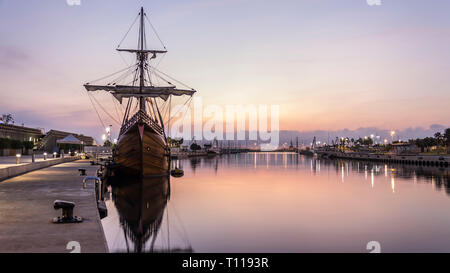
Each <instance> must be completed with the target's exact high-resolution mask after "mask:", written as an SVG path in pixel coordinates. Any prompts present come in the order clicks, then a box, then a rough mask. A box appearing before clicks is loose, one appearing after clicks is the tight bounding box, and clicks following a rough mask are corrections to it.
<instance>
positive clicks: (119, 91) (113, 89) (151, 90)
mask: <svg viewBox="0 0 450 273" xmlns="http://www.w3.org/2000/svg"><path fill="white" fill-rule="evenodd" d="M84 87H85V88H86V90H87V91H107V92H110V93H111V94H112V95H113V96H114V97H115V98H116V99H117V100H118V101H119V102H120V103H122V98H129V97H152V98H158V97H159V98H161V99H163V100H167V99H168V98H169V96H170V95H173V96H183V95H187V96H192V95H193V94H194V93H195V90H187V89H178V88H176V87H175V86H143V87H142V91H141V87H139V86H128V85H91V84H85V85H84Z"/></svg>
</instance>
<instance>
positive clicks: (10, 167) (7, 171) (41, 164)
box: [0, 156, 79, 181]
mask: <svg viewBox="0 0 450 273" xmlns="http://www.w3.org/2000/svg"><path fill="white" fill-rule="evenodd" d="M77 159H79V157H78V156H66V157H64V158H50V159H47V160H44V159H43V158H41V159H39V160H38V159H36V160H35V162H34V163H32V162H31V156H30V158H24V161H25V162H22V160H21V163H20V164H11V161H13V160H14V162H15V160H16V158H15V157H10V156H8V157H0V181H2V180H4V179H7V178H11V177H13V176H16V175H20V174H24V173H27V172H30V171H35V170H38V169H42V168H46V167H50V166H53V165H56V164H60V163H65V162H70V161H74V160H77ZM28 160H29V162H27V161H28Z"/></svg>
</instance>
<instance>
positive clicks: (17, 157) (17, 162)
mask: <svg viewBox="0 0 450 273" xmlns="http://www.w3.org/2000/svg"><path fill="white" fill-rule="evenodd" d="M21 157H22V155H21V154H16V164H20V158H21Z"/></svg>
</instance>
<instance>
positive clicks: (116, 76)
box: [84, 8, 196, 137]
mask: <svg viewBox="0 0 450 273" xmlns="http://www.w3.org/2000/svg"><path fill="white" fill-rule="evenodd" d="M138 20H139V29H138V31H139V35H138V37H139V38H138V45H137V49H130V48H122V47H121V46H122V43H123V42H124V41H125V40H126V38H127V36H128V34H129V33H130V31H131V30H132V29H133V27H134V26H135V25H136V23H137V22H138ZM145 22H147V24H148V25H149V26H150V27H151V29H152V30H153V33H154V34H155V36H156V38H157V40H158V41H159V43H160V45H161V46H162V48H160V49H148V48H147V37H146V34H145V33H146V32H145V28H146V24H145ZM116 50H117V52H118V53H119V55H120V56H121V57H122V59H123V60H124V61H125V59H124V58H123V56H122V53H123V52H127V53H132V54H136V59H135V61H134V63H133V64H131V65H129V66H128V67H126V68H124V69H121V70H119V71H117V72H115V73H112V74H109V75H107V76H104V77H102V78H99V79H97V80H94V81H90V82H88V83H86V84H85V85H84V87H85V88H86V90H87V91H88V92H87V93H88V96H89V99H90V101H91V104H92V105H93V108H94V110H95V112H96V113H97V116H98V118H99V120H100V123H101V124H102V127H103V128H105V122H104V118H102V116H101V114H100V113H101V112H102V113H104V114H105V115H106V116H107V117H108V118H109V119H110V120H111V121H113V122H114V123H116V124H117V125H118V126H120V127H123V126H124V125H125V124H126V122H127V121H128V120H130V119H131V117H132V116H133V115H134V114H135V113H137V112H138V111H142V112H144V113H147V114H148V115H149V116H150V118H151V119H152V122H154V123H155V124H158V125H159V126H160V127H161V128H162V130H163V133H164V137H166V132H165V131H166V130H165V124H170V119H171V114H172V116H176V115H174V114H173V113H171V110H170V109H171V107H172V97H173V96H177V97H179V96H183V95H187V96H189V98H188V99H186V100H185V101H184V104H190V103H191V100H192V95H193V94H194V93H195V92H196V91H195V90H194V89H193V88H191V87H189V86H188V85H186V84H184V83H182V82H180V81H178V80H176V79H175V78H173V77H171V76H169V75H168V74H166V73H164V72H162V71H161V70H159V69H158V66H159V64H160V62H161V60H162V59H163V58H162V57H164V56H165V53H167V49H166V46H165V45H164V43H163V42H162V40H161V38H160V36H159V34H158V32H157V31H156V29H155V27H154V26H153V24H152V23H151V22H150V20H149V18H148V17H147V15H146V14H145V12H144V10H143V8H141V11H140V12H139V14H138V15H137V16H136V18H135V19H134V21H133V23H132V25H131V26H130V28H129V29H128V31H127V32H126V34H125V36H124V37H123V38H122V40H121V41H120V43H119V45H118V46H117V48H116ZM160 54H162V57H161V58H159V60H158V62H156V59H157V56H158V55H160ZM152 60H155V64H153V62H151V61H152ZM175 84H177V85H179V86H182V88H178V87H177V86H176V85H175ZM94 91H106V92H108V93H110V94H111V95H112V97H113V99H112V103H113V106H112V107H111V105H110V107H105V106H104V105H102V104H103V103H104V102H105V100H101V101H102V102H103V103H100V101H99V100H98V99H97V98H96V97H95V96H94V95H93V94H92V93H93V92H94ZM124 100H125V101H124ZM124 105H125V107H124ZM107 108H110V109H112V110H113V111H115V115H116V116H114V115H113V114H112V113H111V112H113V111H111V110H110V109H107ZM99 110H101V111H99ZM119 112H122V113H119ZM175 114H177V113H175ZM121 117H122V118H121Z"/></svg>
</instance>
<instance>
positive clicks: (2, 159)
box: [0, 154, 68, 169]
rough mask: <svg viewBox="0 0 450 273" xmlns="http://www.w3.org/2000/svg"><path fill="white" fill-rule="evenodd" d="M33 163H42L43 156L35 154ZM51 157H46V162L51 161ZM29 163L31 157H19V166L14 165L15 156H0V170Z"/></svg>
mask: <svg viewBox="0 0 450 273" xmlns="http://www.w3.org/2000/svg"><path fill="white" fill-rule="evenodd" d="M66 157H68V155H66ZM34 159H35V162H39V161H44V156H43V155H42V154H37V155H36V156H35V158H34ZM52 159H53V155H47V160H52ZM29 163H31V155H22V156H21V157H20V164H16V157H15V156H0V169H1V168H8V167H11V166H18V165H25V164H29Z"/></svg>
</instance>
